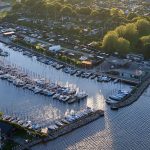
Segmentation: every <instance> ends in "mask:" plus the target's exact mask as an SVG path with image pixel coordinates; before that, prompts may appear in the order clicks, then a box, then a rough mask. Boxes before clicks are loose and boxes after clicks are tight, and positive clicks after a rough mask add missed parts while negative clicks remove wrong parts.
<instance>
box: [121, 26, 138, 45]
mask: <svg viewBox="0 0 150 150" xmlns="http://www.w3.org/2000/svg"><path fill="white" fill-rule="evenodd" d="M123 38H125V39H127V40H128V41H130V43H131V46H134V45H135V44H137V41H138V30H137V27H136V25H135V24H134V23H128V24H127V25H126V26H125V32H124V36H123Z"/></svg>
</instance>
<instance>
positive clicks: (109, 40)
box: [102, 31, 118, 53]
mask: <svg viewBox="0 0 150 150" xmlns="http://www.w3.org/2000/svg"><path fill="white" fill-rule="evenodd" d="M117 44H118V34H117V33H116V32H115V31H110V32H108V33H107V34H106V35H105V36H104V39H103V42H102V47H103V49H104V50H106V51H107V52H110V53H112V52H114V51H116V50H117V46H118V45H117Z"/></svg>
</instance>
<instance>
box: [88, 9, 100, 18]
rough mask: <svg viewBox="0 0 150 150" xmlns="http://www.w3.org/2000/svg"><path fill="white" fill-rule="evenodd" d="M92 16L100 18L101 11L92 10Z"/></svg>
mask: <svg viewBox="0 0 150 150" xmlns="http://www.w3.org/2000/svg"><path fill="white" fill-rule="evenodd" d="M90 16H91V17H92V18H98V17H99V16H100V13H99V11H98V10H92V11H91V14H90Z"/></svg>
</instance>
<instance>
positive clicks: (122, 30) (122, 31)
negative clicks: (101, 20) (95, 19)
mask: <svg viewBox="0 0 150 150" xmlns="http://www.w3.org/2000/svg"><path fill="white" fill-rule="evenodd" d="M115 31H116V32H117V33H118V35H119V37H124V36H125V31H126V26H124V25H121V26H119V27H117V28H116V29H115Z"/></svg>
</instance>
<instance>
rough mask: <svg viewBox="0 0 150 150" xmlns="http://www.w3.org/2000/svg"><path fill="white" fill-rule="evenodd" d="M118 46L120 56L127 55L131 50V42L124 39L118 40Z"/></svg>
mask: <svg viewBox="0 0 150 150" xmlns="http://www.w3.org/2000/svg"><path fill="white" fill-rule="evenodd" d="M117 45H118V52H119V53H120V54H127V53H128V52H129V50H130V42H129V41H128V40H126V39H124V38H122V37H120V38H118V43H117Z"/></svg>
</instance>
